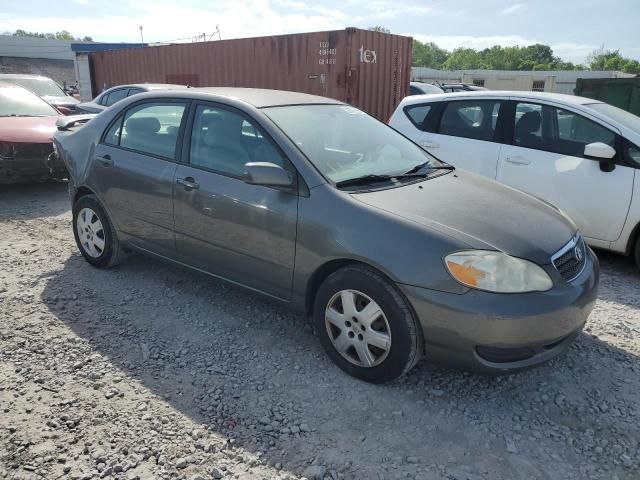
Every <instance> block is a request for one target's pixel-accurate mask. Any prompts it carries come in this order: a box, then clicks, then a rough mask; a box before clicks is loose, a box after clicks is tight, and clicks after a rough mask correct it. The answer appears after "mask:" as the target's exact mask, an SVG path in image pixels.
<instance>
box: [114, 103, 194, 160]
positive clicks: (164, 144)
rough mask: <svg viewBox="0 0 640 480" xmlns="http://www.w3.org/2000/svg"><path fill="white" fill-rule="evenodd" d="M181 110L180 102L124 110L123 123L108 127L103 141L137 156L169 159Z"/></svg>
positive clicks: (149, 104) (145, 105) (182, 113)
mask: <svg viewBox="0 0 640 480" xmlns="http://www.w3.org/2000/svg"><path fill="white" fill-rule="evenodd" d="M184 111H185V104H184V103H170V104H161V103H143V104H141V105H137V106H135V107H133V108H130V109H129V110H127V112H126V113H125V115H124V122H123V123H120V121H119V120H118V121H116V122H114V123H113V124H112V125H111V127H110V128H109V130H108V131H107V132H106V133H105V137H104V141H105V143H109V144H111V145H120V146H121V147H123V148H128V149H131V150H136V151H138V152H140V153H145V154H149V155H153V156H158V157H164V158H170V159H173V158H175V150H176V144H177V142H178V132H179V130H180V123H181V122H182V117H183V116H184ZM120 125H122V127H120Z"/></svg>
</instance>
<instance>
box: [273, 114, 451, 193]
mask: <svg viewBox="0 0 640 480" xmlns="http://www.w3.org/2000/svg"><path fill="white" fill-rule="evenodd" d="M263 111H264V112H265V113H266V114H267V115H268V116H269V117H270V118H271V119H272V120H273V121H274V123H275V124H276V125H277V126H278V127H279V128H280V129H281V130H282V131H283V132H284V133H285V135H287V136H288V137H289V138H290V139H291V141H292V142H294V143H295V144H296V145H297V146H298V148H299V149H300V150H301V151H302V153H303V154H304V155H305V156H306V157H307V158H308V159H309V161H310V162H311V163H313V165H314V166H315V167H316V168H317V169H318V170H319V171H320V173H322V175H324V176H325V177H326V178H327V179H329V180H330V181H332V182H334V183H338V182H342V181H346V180H351V179H355V178H359V177H363V176H365V175H395V174H400V173H404V172H406V171H408V170H411V169H412V168H414V167H416V166H417V165H421V164H427V165H428V166H439V165H441V163H440V162H438V160H436V159H435V158H433V157H432V156H431V155H429V154H428V153H427V152H425V151H424V150H423V149H421V148H420V147H418V146H417V145H416V144H415V143H413V142H411V141H410V140H408V139H407V138H405V137H404V136H402V135H401V134H399V133H398V132H396V131H395V130H394V129H393V128H391V127H389V126H387V125H385V124H384V123H381V122H379V121H378V120H376V119H374V118H372V117H370V116H369V115H367V114H366V113H364V112H362V111H360V110H358V109H356V108H353V107H350V106H347V105H296V106H285V107H271V108H265V109H264V110H263Z"/></svg>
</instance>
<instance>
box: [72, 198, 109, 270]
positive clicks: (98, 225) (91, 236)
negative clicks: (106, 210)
mask: <svg viewBox="0 0 640 480" xmlns="http://www.w3.org/2000/svg"><path fill="white" fill-rule="evenodd" d="M76 231H77V232H78V239H79V240H80V245H82V249H83V250H84V251H85V253H86V254H87V255H89V256H90V257H93V258H98V257H99V256H100V255H102V252H104V246H105V235H104V227H103V226H102V222H101V221H100V218H99V217H98V215H97V214H96V212H94V211H93V210H91V209H90V208H87V207H85V208H83V209H82V210H80V212H78V216H77V218H76Z"/></svg>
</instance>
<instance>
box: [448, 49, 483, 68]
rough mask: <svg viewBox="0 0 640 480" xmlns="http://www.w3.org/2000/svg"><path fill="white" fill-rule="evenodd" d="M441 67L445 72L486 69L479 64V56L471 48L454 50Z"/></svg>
mask: <svg viewBox="0 0 640 480" xmlns="http://www.w3.org/2000/svg"><path fill="white" fill-rule="evenodd" d="M443 67H444V68H446V69H447V70H471V69H475V68H486V67H484V66H483V65H482V63H481V58H480V54H479V53H478V52H477V51H476V50H474V49H473V48H464V47H460V48H456V49H455V50H454V51H453V52H451V54H450V55H449V58H447V61H446V62H444V64H443Z"/></svg>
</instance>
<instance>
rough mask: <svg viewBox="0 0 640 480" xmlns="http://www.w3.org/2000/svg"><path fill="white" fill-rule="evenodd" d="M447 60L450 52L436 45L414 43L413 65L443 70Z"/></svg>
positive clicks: (431, 43)
mask: <svg viewBox="0 0 640 480" xmlns="http://www.w3.org/2000/svg"><path fill="white" fill-rule="evenodd" d="M447 58H449V52H447V51H446V50H445V49H444V48H440V47H438V45H436V44H435V43H433V42H427V43H422V42H420V41H419V40H414V41H413V52H412V62H411V63H412V65H414V66H418V67H430V68H438V69H441V68H442V65H443V64H444V62H446V61H447Z"/></svg>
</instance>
